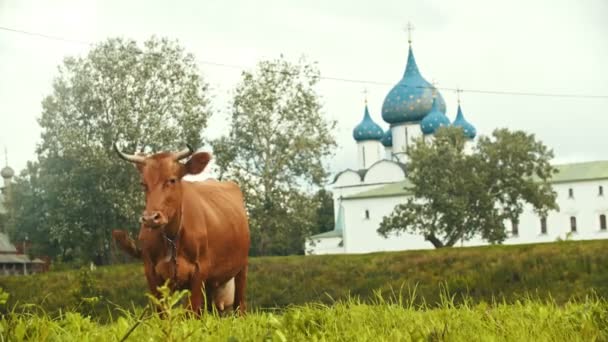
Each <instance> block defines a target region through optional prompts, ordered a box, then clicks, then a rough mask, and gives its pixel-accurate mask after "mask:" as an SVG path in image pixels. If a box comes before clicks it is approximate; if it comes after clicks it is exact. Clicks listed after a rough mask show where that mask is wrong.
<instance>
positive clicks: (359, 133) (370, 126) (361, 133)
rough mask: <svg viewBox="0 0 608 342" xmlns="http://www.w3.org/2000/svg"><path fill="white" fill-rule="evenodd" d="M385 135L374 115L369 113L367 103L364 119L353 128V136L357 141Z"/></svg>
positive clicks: (375, 138)
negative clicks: (373, 117)
mask: <svg viewBox="0 0 608 342" xmlns="http://www.w3.org/2000/svg"><path fill="white" fill-rule="evenodd" d="M382 137H384V131H383V130H382V127H380V126H379V125H378V124H377V123H375V122H374V120H373V119H372V117H371V116H370V115H369V110H368V109H367V103H365V111H364V113H363V120H361V122H360V123H359V124H358V125H357V126H356V127H355V129H353V138H354V139H355V140H356V141H364V140H380V139H382Z"/></svg>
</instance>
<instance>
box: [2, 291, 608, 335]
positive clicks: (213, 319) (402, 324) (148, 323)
mask: <svg viewBox="0 0 608 342" xmlns="http://www.w3.org/2000/svg"><path fill="white" fill-rule="evenodd" d="M410 302H411V301H410ZM139 313H140V312H137V314H139ZM140 317H142V318H141V321H139V318H140ZM132 328H134V330H133V331H132V333H131V334H130V335H129V337H128V340H129V341H184V340H190V341H606V340H608V305H607V304H606V302H605V301H601V300H597V299H596V300H591V299H587V300H585V301H582V302H579V303H569V304H566V305H564V306H558V305H555V304H554V303H541V302H538V301H522V302H516V303H515V304H505V303H495V304H491V305H489V304H485V303H481V304H470V303H464V304H461V305H454V303H453V302H452V301H450V300H449V299H447V300H445V301H444V302H443V303H442V304H441V305H439V306H437V307H433V308H430V307H427V306H423V307H414V306H403V305H399V303H394V302H393V303H391V302H386V301H382V300H377V301H376V303H375V304H365V303H361V302H359V301H356V300H346V301H342V302H339V303H336V304H334V305H332V306H325V305H322V304H308V305H304V306H296V307H290V308H288V309H286V310H285V311H283V312H282V313H281V314H273V313H269V312H254V313H251V314H249V315H247V316H245V317H243V318H238V317H233V316H232V317H225V318H219V317H217V316H215V315H207V316H204V317H203V318H202V319H195V318H192V317H188V315H187V314H185V313H184V312H183V311H182V310H180V309H177V310H176V309H173V310H172V311H170V313H169V314H168V315H167V316H165V317H164V318H163V319H161V318H159V316H158V315H156V314H147V315H146V314H145V312H144V315H140V316H139V317H138V316H136V315H135V314H130V313H128V312H127V313H126V315H125V316H123V317H119V318H116V319H115V320H113V321H112V322H111V323H109V324H99V323H96V322H95V321H93V320H91V319H90V318H87V317H83V316H81V315H80V314H79V313H74V312H68V313H63V314H61V315H59V316H56V317H51V316H49V315H46V314H28V313H18V312H12V313H9V314H8V315H6V316H4V317H3V318H2V319H1V320H0V335H2V336H4V337H3V339H2V340H11V341H25V340H29V341H120V340H121V339H122V338H123V337H124V336H125V335H126V334H127V332H128V331H130V330H131V329H132Z"/></svg>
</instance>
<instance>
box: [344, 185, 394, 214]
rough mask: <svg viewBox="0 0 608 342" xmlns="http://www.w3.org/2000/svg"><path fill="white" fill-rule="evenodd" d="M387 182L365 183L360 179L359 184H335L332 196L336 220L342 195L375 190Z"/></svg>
mask: <svg viewBox="0 0 608 342" xmlns="http://www.w3.org/2000/svg"><path fill="white" fill-rule="evenodd" d="M386 184H388V183H386V182H382V183H375V184H371V183H370V184H367V185H366V184H363V183H362V182H361V181H360V180H359V183H358V185H357V186H335V185H334V186H333V188H332V196H333V199H334V222H335V220H336V215H338V206H339V205H340V197H347V196H350V195H354V194H357V193H359V192H363V191H368V190H373V189H376V188H380V187H383V186H385V185H386Z"/></svg>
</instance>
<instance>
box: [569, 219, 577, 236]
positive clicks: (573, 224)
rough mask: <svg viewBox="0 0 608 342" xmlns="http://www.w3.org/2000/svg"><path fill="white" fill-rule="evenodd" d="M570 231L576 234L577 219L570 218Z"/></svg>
mask: <svg viewBox="0 0 608 342" xmlns="http://www.w3.org/2000/svg"><path fill="white" fill-rule="evenodd" d="M570 231H571V232H573V233H576V217H574V216H570Z"/></svg>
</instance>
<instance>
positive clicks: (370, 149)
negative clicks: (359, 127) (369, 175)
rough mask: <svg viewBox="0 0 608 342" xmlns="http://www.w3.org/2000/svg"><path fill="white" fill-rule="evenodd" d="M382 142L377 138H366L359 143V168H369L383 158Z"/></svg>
mask: <svg viewBox="0 0 608 342" xmlns="http://www.w3.org/2000/svg"><path fill="white" fill-rule="evenodd" d="M382 150H383V146H382V144H381V143H380V142H379V141H377V140H365V141H360V142H358V143H357V153H358V157H357V162H358V168H359V169H367V168H368V167H370V166H371V165H372V164H374V163H375V162H377V161H378V160H380V159H382Z"/></svg>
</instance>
